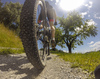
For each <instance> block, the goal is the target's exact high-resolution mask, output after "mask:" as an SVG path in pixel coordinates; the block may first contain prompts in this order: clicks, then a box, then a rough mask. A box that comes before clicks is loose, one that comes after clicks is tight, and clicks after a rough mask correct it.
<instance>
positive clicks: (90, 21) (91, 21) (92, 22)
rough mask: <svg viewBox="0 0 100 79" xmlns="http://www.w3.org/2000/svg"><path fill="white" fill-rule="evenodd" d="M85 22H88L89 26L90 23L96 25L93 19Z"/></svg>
mask: <svg viewBox="0 0 100 79" xmlns="http://www.w3.org/2000/svg"><path fill="white" fill-rule="evenodd" d="M87 23H88V25H89V26H90V25H92V24H93V25H97V23H96V22H94V21H93V19H90V20H89V21H88V22H87Z"/></svg>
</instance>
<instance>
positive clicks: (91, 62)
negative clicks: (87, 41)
mask: <svg viewBox="0 0 100 79" xmlns="http://www.w3.org/2000/svg"><path fill="white" fill-rule="evenodd" d="M53 53H54V54H57V55H58V56H60V57H61V58H63V59H64V60H65V61H69V62H71V67H72V68H75V67H81V68H82V69H83V70H86V71H87V72H93V71H94V69H95V68H96V66H98V65H99V63H100V51H98V52H90V53H85V54H82V53H73V54H70V53H63V52H55V51H53Z"/></svg>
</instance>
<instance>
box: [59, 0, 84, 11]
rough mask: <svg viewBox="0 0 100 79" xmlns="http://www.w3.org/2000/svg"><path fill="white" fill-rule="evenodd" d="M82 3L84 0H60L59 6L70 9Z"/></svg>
mask: <svg viewBox="0 0 100 79" xmlns="http://www.w3.org/2000/svg"><path fill="white" fill-rule="evenodd" d="M83 4H84V0H61V1H60V7H61V8H62V9H63V10H66V11H72V10H75V9H77V8H79V7H80V6H82V5H83Z"/></svg>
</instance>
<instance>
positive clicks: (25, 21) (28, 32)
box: [20, 0, 45, 69]
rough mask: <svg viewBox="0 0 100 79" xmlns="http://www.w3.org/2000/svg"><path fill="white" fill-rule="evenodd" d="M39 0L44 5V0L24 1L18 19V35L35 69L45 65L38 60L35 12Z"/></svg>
mask: <svg viewBox="0 0 100 79" xmlns="http://www.w3.org/2000/svg"><path fill="white" fill-rule="evenodd" d="M40 1H41V2H42V4H43V5H42V6H44V5H45V3H44V0H26V1H25V3H24V5H23V8H22V12H21V19H20V30H21V31H20V37H21V40H22V43H23V47H24V50H25V53H26V55H27V58H28V60H29V61H30V62H31V64H32V65H33V66H34V67H36V68H37V69H44V67H45V65H44V64H43V63H42V62H41V60H40V57H39V53H38V52H39V51H38V48H37V47H38V46H37V38H36V12H37V6H38V5H39V4H40V3H39V2H40ZM44 8H45V6H44ZM44 12H45V11H44Z"/></svg>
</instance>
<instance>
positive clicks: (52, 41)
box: [51, 40, 56, 49]
mask: <svg viewBox="0 0 100 79" xmlns="http://www.w3.org/2000/svg"><path fill="white" fill-rule="evenodd" d="M51 45H52V49H54V48H55V46H56V42H55V40H51Z"/></svg>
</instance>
